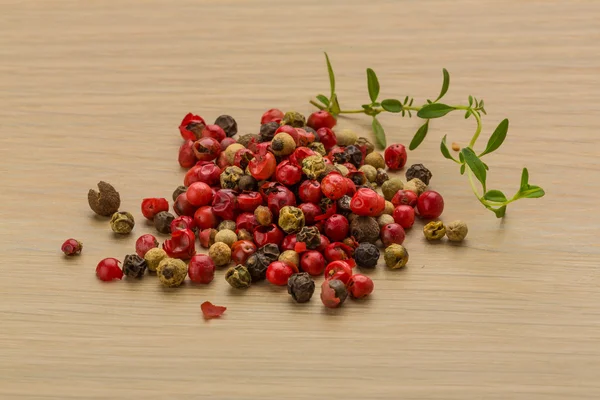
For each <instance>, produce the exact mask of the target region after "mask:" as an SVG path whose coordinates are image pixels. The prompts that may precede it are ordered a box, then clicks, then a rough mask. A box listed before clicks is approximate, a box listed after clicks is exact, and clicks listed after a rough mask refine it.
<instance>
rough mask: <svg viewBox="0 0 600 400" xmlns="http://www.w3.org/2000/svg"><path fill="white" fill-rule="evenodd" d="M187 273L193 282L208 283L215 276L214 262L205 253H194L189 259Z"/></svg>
mask: <svg viewBox="0 0 600 400" xmlns="http://www.w3.org/2000/svg"><path fill="white" fill-rule="evenodd" d="M188 275H189V277H190V280H191V281H192V282H194V283H203V284H207V283H210V282H212V280H213V279H214V277H215V263H214V262H213V260H212V259H211V258H210V257H209V256H207V255H206V254H196V255H195V256H193V257H192V258H191V259H190V263H189V265H188Z"/></svg>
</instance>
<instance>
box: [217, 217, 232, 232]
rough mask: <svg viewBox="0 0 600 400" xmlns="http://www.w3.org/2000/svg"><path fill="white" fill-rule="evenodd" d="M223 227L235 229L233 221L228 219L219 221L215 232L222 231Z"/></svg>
mask: <svg viewBox="0 0 600 400" xmlns="http://www.w3.org/2000/svg"><path fill="white" fill-rule="evenodd" d="M223 229H229V230H230V231H235V221H232V220H230V219H226V220H225V221H221V223H219V226H217V232H218V231H222V230H223Z"/></svg>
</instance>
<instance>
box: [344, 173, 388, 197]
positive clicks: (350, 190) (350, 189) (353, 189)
mask: <svg viewBox="0 0 600 400" xmlns="http://www.w3.org/2000/svg"><path fill="white" fill-rule="evenodd" d="M346 185H347V186H348V190H346V196H354V193H356V185H355V184H354V182H353V181H352V179H350V178H346ZM384 200H385V199H384Z"/></svg>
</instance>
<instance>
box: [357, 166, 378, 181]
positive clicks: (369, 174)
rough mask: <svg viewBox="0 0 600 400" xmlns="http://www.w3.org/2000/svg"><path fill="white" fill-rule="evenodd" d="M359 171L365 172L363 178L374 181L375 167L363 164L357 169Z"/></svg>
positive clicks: (375, 175)
mask: <svg viewBox="0 0 600 400" xmlns="http://www.w3.org/2000/svg"><path fill="white" fill-rule="evenodd" d="M358 171H359V172H362V173H363V174H365V178H367V180H368V181H369V182H375V178H376V177H377V169H376V168H375V167H374V166H372V165H363V166H362V167H360V168H359V169H358Z"/></svg>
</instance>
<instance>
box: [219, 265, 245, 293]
mask: <svg viewBox="0 0 600 400" xmlns="http://www.w3.org/2000/svg"><path fill="white" fill-rule="evenodd" d="M225 280H226V281H227V283H229V284H230V285H231V287H233V288H236V289H246V288H248V287H250V284H251V283H252V276H251V275H250V272H249V271H248V268H246V267H245V266H243V265H236V266H235V267H231V268H229V269H228V270H227V272H225Z"/></svg>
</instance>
